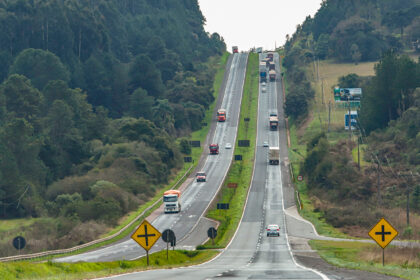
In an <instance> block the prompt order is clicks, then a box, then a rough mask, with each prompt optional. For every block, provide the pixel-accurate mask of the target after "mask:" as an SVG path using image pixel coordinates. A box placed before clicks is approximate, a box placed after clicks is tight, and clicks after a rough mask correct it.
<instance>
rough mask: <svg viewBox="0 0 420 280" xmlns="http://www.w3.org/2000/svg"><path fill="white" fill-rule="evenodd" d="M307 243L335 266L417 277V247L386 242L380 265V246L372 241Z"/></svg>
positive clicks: (408, 277)
mask: <svg viewBox="0 0 420 280" xmlns="http://www.w3.org/2000/svg"><path fill="white" fill-rule="evenodd" d="M310 245H311V247H312V248H314V249H316V250H317V251H318V253H319V254H320V255H321V257H322V258H323V259H325V260H326V261H328V262H329V263H331V264H333V265H336V266H339V267H346V268H350V269H359V270H366V271H372V272H377V273H383V274H387V275H393V276H397V277H401V278H404V279H413V280H414V279H420V269H419V268H420V258H419V257H418V256H419V254H420V249H419V248H398V247H393V246H388V247H387V248H386V249H385V266H382V248H380V247H379V246H378V245H376V244H369V243H361V242H336V241H321V240H312V241H310Z"/></svg>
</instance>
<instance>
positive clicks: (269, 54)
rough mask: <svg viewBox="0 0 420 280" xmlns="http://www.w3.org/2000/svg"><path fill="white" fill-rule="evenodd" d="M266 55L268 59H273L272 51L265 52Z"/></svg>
mask: <svg viewBox="0 0 420 280" xmlns="http://www.w3.org/2000/svg"><path fill="white" fill-rule="evenodd" d="M267 57H268V59H269V60H270V61H273V59H274V53H272V52H269V53H267Z"/></svg>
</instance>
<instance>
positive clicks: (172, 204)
mask: <svg viewBox="0 0 420 280" xmlns="http://www.w3.org/2000/svg"><path fill="white" fill-rule="evenodd" d="M163 205H164V208H163V211H164V212H165V214H166V213H179V212H181V191H179V190H168V191H166V192H164V193H163Z"/></svg>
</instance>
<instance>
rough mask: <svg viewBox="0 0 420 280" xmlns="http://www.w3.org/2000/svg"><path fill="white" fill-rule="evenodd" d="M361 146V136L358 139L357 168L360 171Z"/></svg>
mask: <svg viewBox="0 0 420 280" xmlns="http://www.w3.org/2000/svg"><path fill="white" fill-rule="evenodd" d="M359 146H360V136H359V137H357V167H358V168H359V170H360V148H359Z"/></svg>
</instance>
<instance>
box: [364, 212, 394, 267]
mask: <svg viewBox="0 0 420 280" xmlns="http://www.w3.org/2000/svg"><path fill="white" fill-rule="evenodd" d="M397 235H398V231H397V230H396V229H395V228H393V227H392V226H391V224H390V223H388V221H387V220H385V219H384V218H382V219H380V220H379V222H378V223H377V224H376V225H375V226H374V227H373V228H372V229H371V230H370V231H369V236H370V237H371V238H372V239H373V240H375V242H376V243H377V244H378V245H379V246H381V247H382V266H384V265H385V247H386V246H388V244H389V243H390V242H391V241H392V240H393V239H394V238H395V237H396V236H397Z"/></svg>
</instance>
